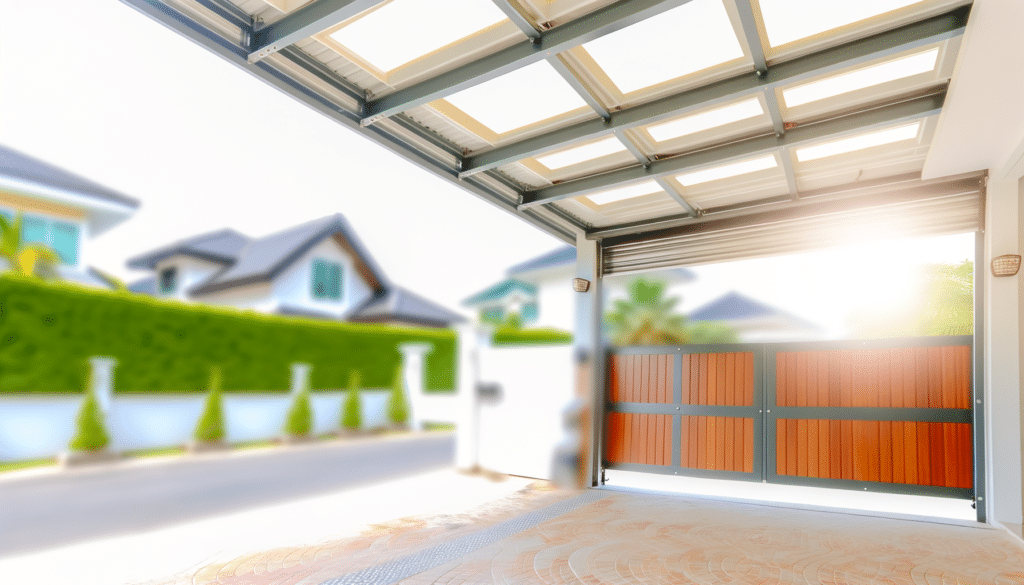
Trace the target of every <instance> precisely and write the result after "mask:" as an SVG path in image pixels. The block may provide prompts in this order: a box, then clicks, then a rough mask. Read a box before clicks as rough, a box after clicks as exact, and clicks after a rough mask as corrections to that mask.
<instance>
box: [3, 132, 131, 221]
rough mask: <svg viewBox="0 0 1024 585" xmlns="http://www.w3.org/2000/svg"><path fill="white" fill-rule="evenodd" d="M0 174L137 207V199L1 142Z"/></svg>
mask: <svg viewBox="0 0 1024 585" xmlns="http://www.w3.org/2000/svg"><path fill="white" fill-rule="evenodd" d="M0 176H5V177H11V178H14V179H20V180H22V181H27V182H30V183H36V184H38V185H42V186H45V187H51V188H54V189H60V190H62V191H70V192H72V193H76V194H79V195H84V196H87V197H92V198H93V199H100V200H103V201H110V202H113V203H118V204H120V205H125V206H128V207H131V208H133V209H134V208H137V207H138V206H139V201H138V200H137V199H133V198H131V197H128V196H127V195H124V194H121V193H118V192H117V191H114V190H113V189H110V188H109V187H104V186H103V185H100V184H99V183H96V182H94V181H90V180H89V179H86V178H85V177H82V176H79V175H76V174H74V173H72V172H70V171H66V170H64V169H62V168H60V167H58V166H54V165H51V164H50V163H46V162H43V161H41V160H39V159H37V158H33V157H31V156H28V155H27V154H24V153H21V152H18V151H16V150H14V149H12V148H9V147H7V146H2V145H0Z"/></svg>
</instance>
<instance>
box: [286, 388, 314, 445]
mask: <svg viewBox="0 0 1024 585" xmlns="http://www.w3.org/2000/svg"><path fill="white" fill-rule="evenodd" d="M311 430H313V407H312V406H311V405H310V403H309V390H306V389H303V390H302V391H301V392H299V393H298V394H296V395H295V400H294V401H293V402H292V406H291V408H290V409H288V418H287V419H285V423H284V434H285V437H286V439H287V438H305V437H308V436H309V433H310V431H311Z"/></svg>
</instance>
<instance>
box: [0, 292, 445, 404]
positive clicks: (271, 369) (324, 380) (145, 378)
mask: <svg viewBox="0 0 1024 585" xmlns="http://www.w3.org/2000/svg"><path fill="white" fill-rule="evenodd" d="M0 330H2V331H3V334H2V335H0V392H39V391H40V390H46V391H47V392H63V393H78V392H81V380H82V377H81V376H82V366H83V364H84V363H85V362H86V360H87V359H88V358H89V357H90V356H94V355H109V356H113V357H114V358H116V359H117V363H118V370H117V381H118V392H120V393H133V392H172V393H183V392H195V393H199V392H204V391H205V390H206V382H207V377H208V376H209V373H210V372H209V368H210V365H211V364H217V365H218V366H219V367H220V368H221V370H222V373H223V391H224V392H225V393H227V392H282V393H284V392H286V391H287V389H288V387H289V365H290V364H291V363H292V362H304V363H308V364H311V365H312V366H313V368H314V369H313V373H312V376H311V378H310V384H311V387H312V388H334V387H337V383H338V382H337V381H338V380H344V379H345V378H346V377H347V376H348V372H349V371H351V370H352V369H355V368H359V369H361V370H363V372H364V373H365V376H366V377H365V378H364V380H363V382H364V383H365V384H367V385H368V386H369V387H375V388H385V387H387V386H388V385H389V384H390V383H391V373H392V372H394V371H395V367H397V366H398V364H399V362H400V361H401V356H400V354H399V352H398V351H397V347H398V345H399V344H401V343H404V342H407V341H417V342H421V341H422V342H427V343H430V344H431V345H432V346H433V348H434V349H433V350H432V351H431V352H430V353H429V354H427V356H426V362H427V367H426V370H427V371H426V375H427V380H426V385H427V389H428V391H446V390H451V389H452V388H454V386H455V376H456V367H455V366H456V363H455V362H456V360H455V334H454V332H452V331H449V330H437V329H414V328H405V327H389V326H385V325H377V324H361V323H341V322H330V321H318V320H307V319H299V318H293V317H282V316H277V315H262V314H259V313H253V312H242V311H237V310H234V309H229V308H226V307H212V306H204V305H196V304H185V303H178V302H174V301H167V300H160V299H154V298H151V297H147V296H144V295H135V294H125V293H118V292H114V291H105V290H99V289H91V288H85V287H79V286H72V285H70V284H67V283H49V282H44V281H42V280H39V279H37V278H28V277H18V276H14V275H9V274H3V275H0Z"/></svg>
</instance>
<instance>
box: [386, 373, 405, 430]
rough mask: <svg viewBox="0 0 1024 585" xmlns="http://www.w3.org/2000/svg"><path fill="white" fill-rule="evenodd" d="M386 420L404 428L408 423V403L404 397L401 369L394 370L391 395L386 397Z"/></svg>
mask: <svg viewBox="0 0 1024 585" xmlns="http://www.w3.org/2000/svg"><path fill="white" fill-rule="evenodd" d="M388 420H390V421H391V423H392V424H395V425H399V426H405V423H406V422H408V421H409V401H408V400H407V399H406V396H405V381H404V380H403V379H402V368H401V367H398V368H397V369H396V370H395V380H394V382H392V383H391V394H390V395H389V396H388Z"/></svg>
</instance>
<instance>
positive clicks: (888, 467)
mask: <svg viewBox="0 0 1024 585" xmlns="http://www.w3.org/2000/svg"><path fill="white" fill-rule="evenodd" d="M800 422H802V421H800V420H797V419H788V420H787V419H779V420H778V421H776V437H775V445H776V473H778V474H781V475H794V476H801V477H832V478H839V477H840V476H841V478H842V479H853V480H860V481H881V482H885V483H903V484H918V485H932V486H945V487H957V488H971V487H972V486H973V483H974V478H973V473H974V471H973V452H972V449H973V446H972V436H971V425H970V424H967V423H932V422H901V421H892V422H881V423H880V422H878V421H818V420H810V421H808V422H809V423H812V424H816V425H818V428H819V432H820V434H821V435H827V437H825V439H824V440H823V441H824V442H827V443H828V444H831V445H835V444H836V443H837V440H838V442H841V443H844V444H845V443H846V441H845V440H844V439H845V437H840V436H838V435H850V434H853V433H854V432H855V431H856V430H859V431H860V433H861V435H862V436H867V435H868V433H869V432H870V431H871V429H873V428H875V427H876V426H880V430H879V433H880V434H879V440H878V441H876V442H875V443H873V444H872V446H871V449H870V451H868V450H865V449H864V445H860V446H858V448H857V449H855V450H853V452H852V453H851V452H848V451H843V450H841V449H840V450H838V451H837V450H835V449H828V450H824V451H823V450H819V451H818V465H817V471H815V466H814V465H813V464H810V463H808V465H807V466H806V468H805V467H803V466H801V465H799V464H798V465H796V466H794V464H793V463H794V462H793V461H792V458H793V454H794V452H797V453H802V452H803V450H801V449H800V447H799V445H797V446H796V449H794V445H793V444H792V443H793V438H794V436H797V437H799V434H798V433H794V432H793V428H794V427H795V426H797V425H798V424H799V423H800ZM819 440H821V439H820V438H819ZM865 444H867V443H865ZM808 450H809V448H808ZM837 459H841V461H837ZM848 459H853V461H849V460H848ZM840 469H842V473H838V472H839V470H840ZM847 473H849V474H850V476H849V477H847V475H846V474H847Z"/></svg>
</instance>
